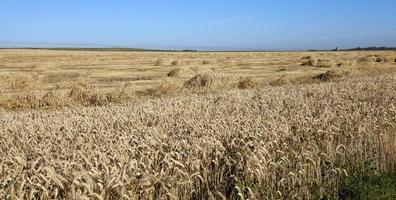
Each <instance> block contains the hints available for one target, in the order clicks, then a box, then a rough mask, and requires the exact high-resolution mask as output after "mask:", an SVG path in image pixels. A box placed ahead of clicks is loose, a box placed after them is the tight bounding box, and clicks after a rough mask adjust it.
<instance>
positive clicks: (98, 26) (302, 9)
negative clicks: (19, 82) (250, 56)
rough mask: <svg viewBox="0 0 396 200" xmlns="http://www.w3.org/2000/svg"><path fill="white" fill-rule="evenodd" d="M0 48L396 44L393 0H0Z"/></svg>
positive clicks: (395, 4)
mask: <svg viewBox="0 0 396 200" xmlns="http://www.w3.org/2000/svg"><path fill="white" fill-rule="evenodd" d="M0 46H1V47H9V46H39V47H40V46H117V47H142V48H195V49H220V50H222V49H245V50H249V49H258V50H259V49H260V50H302V49H327V48H334V47H336V46H338V47H340V48H350V47H357V46H362V47H366V46H396V1H395V0H139V1H138V0H1V2H0Z"/></svg>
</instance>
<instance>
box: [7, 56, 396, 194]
mask: <svg viewBox="0 0 396 200" xmlns="http://www.w3.org/2000/svg"><path fill="white" fill-rule="evenodd" d="M395 72H396V52H257V53H256V52H244V53H237V52H234V53H229V52H227V53H225V52H224V53H214V52H210V53H208V52H197V53H192V52H188V53H187V52H110V51H109V52H107V51H96V52H95V51H47V50H0V83H1V85H0V89H1V94H0V95H1V96H0V197H3V198H4V199H191V200H198V199H343V197H345V196H343V195H347V194H346V193H345V191H344V190H342V186H343V185H345V180H348V178H349V177H352V176H359V175H362V174H378V173H394V172H396V74H395ZM377 197H378V198H382V199H392V198H393V196H389V194H382V196H381V195H379V196H377Z"/></svg>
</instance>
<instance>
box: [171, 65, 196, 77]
mask: <svg viewBox="0 0 396 200" xmlns="http://www.w3.org/2000/svg"><path fill="white" fill-rule="evenodd" d="M194 74H195V73H194V71H193V70H191V69H189V68H185V67H182V68H176V69H173V70H171V71H170V72H169V73H168V74H167V75H168V76H169V77H191V76H194Z"/></svg>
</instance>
